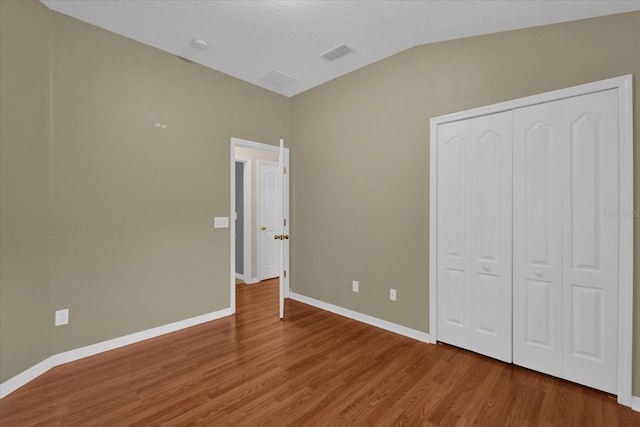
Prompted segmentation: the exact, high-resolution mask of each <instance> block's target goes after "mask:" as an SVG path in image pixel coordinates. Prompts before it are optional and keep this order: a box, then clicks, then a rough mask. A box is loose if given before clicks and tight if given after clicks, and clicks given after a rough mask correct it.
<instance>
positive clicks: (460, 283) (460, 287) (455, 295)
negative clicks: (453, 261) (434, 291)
mask: <svg viewBox="0 0 640 427" xmlns="http://www.w3.org/2000/svg"><path fill="white" fill-rule="evenodd" d="M443 280H444V286H445V288H446V296H447V300H446V304H445V314H446V322H447V323H448V324H450V325H455V326H460V327H464V288H465V286H464V271H460V270H452V269H447V270H446V275H445V276H444V277H443Z"/></svg>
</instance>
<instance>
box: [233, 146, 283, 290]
mask: <svg viewBox="0 0 640 427" xmlns="http://www.w3.org/2000/svg"><path fill="white" fill-rule="evenodd" d="M236 156H241V157H248V158H249V159H251V272H250V275H247V276H246V279H247V280H249V279H253V278H257V277H258V236H259V235H260V233H261V232H262V230H261V229H260V224H258V160H266V161H268V162H275V163H278V160H279V154H278V153H276V152H272V151H264V150H254V149H252V148H247V147H236ZM245 274H247V273H246V272H245Z"/></svg>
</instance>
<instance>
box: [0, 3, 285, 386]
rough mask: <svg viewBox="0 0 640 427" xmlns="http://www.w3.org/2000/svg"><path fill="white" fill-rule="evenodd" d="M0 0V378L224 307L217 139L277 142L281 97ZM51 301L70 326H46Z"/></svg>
mask: <svg viewBox="0 0 640 427" xmlns="http://www.w3.org/2000/svg"><path fill="white" fill-rule="evenodd" d="M0 3H1V4H2V96H1V98H2V154H3V157H2V221H3V222H2V227H3V228H2V233H3V234H2V263H3V264H2V267H3V268H2V283H1V289H2V319H1V320H2V322H1V324H2V328H3V329H2V348H1V350H0V352H1V356H2V359H1V360H2V378H1V380H2V381H5V380H7V379H8V378H10V377H12V376H13V375H15V374H17V373H19V372H21V371H23V370H24V369H26V368H28V367H30V366H33V365H34V364H35V363H37V362H39V361H41V360H43V359H44V358H46V356H48V355H50V354H55V353H59V352H62V351H66V350H70V349H74V348H78V347H82V346H85V345H89V344H93V343H96V342H100V341H104V340H108V339H111V338H116V337H119V336H122V335H126V334H129V333H133V332H136V331H140V330H144V329H147V328H152V327H155V326H160V325H164V324H167V323H170V322H174V321H178V320H182V319H185V318H189V317H192V316H197V315H200V314H204V313H208V312H212V311H215V310H220V309H223V308H226V307H228V306H229V283H230V279H231V278H230V277H229V274H230V272H229V263H230V255H229V229H214V228H213V218H214V216H230V215H231V212H229V198H230V195H229V187H230V171H229V156H230V153H229V149H230V138H231V136H236V137H240V138H244V139H249V140H259V141H262V142H265V143H271V144H277V143H278V141H279V139H280V138H286V139H288V136H289V135H288V131H289V99H287V98H285V97H283V96H280V95H277V94H274V93H272V92H269V91H266V90H264V89H261V88H258V87H256V86H253V85H250V84H248V83H245V82H242V81H240V80H237V79H235V78H232V77H230V76H227V75H224V74H222V73H218V72H215V71H213V70H210V69H206V68H204V67H201V66H199V65H196V64H193V63H189V62H186V61H183V60H181V59H178V58H176V57H175V56H173V55H170V54H168V53H165V52H161V51H159V50H156V49H154V48H151V47H148V46H146V45H143V44H140V43H137V42H134V41H131V40H129V39H126V38H123V37H120V36H117V35H115V34H112V33H109V32H107V31H104V30H101V29H99V28H97V27H94V26H91V25H89V24H86V23H83V22H80V21H77V20H75V19H72V18H69V17H66V16H64V15H61V14H58V13H55V12H51V11H49V10H48V9H47V8H46V7H45V6H43V5H42V4H40V3H37V2H19V4H18V3H13V2H4V1H2V2H0ZM49 22H50V23H51V34H49V30H48V25H49V24H48V23H49ZM49 57H51V61H49ZM49 90H51V93H52V96H51V100H49ZM49 101H51V102H49ZM49 104H51V107H50V108H49ZM49 114H51V119H52V120H51V123H52V133H51V147H49ZM155 123H162V124H165V125H166V128H164V129H163V128H158V127H156V126H155ZM6 124H9V125H8V126H6ZM49 154H50V160H49ZM49 161H50V162H51V163H50V166H49ZM5 178H6V179H5ZM50 199H51V210H50V211H49V200H50ZM5 201H6V203H5ZM50 223H51V227H50V228H49V224H50ZM49 230H50V232H49ZM5 231H6V233H5ZM49 234H51V239H49ZM49 240H51V247H50V250H49ZM49 256H50V257H51V269H50V277H49ZM6 266H8V267H7V268H5V267H6ZM61 308H69V309H70V323H69V325H67V326H62V327H57V328H54V327H53V311H54V310H57V309H61Z"/></svg>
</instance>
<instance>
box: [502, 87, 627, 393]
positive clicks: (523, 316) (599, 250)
mask: <svg viewBox="0 0 640 427" xmlns="http://www.w3.org/2000/svg"><path fill="white" fill-rule="evenodd" d="M513 130H514V141H513V142H514V147H513V162H514V164H513V165H514V167H513V171H514V175H513V183H514V184H513V185H514V187H513V190H514V222H513V230H514V245H513V262H514V265H513V287H514V289H513V300H514V312H513V313H514V314H513V324H514V331H513V360H514V363H516V364H518V365H521V366H524V367H527V368H531V369H534V370H537V371H541V372H545V373H548V374H551V375H555V376H558V377H562V378H565V379H568V380H571V381H575V382H579V383H581V384H584V385H587V386H590V387H594V388H597V389H600V390H604V391H607V392H610V393H616V392H617V360H618V354H617V349H618V326H617V323H618V313H617V307H618V267H619V264H618V263H619V255H618V247H619V242H618V236H619V233H618V226H619V224H618V221H619V218H618V217H617V216H615V215H606V212H617V211H618V209H619V194H618V193H619V191H618V189H619V182H618V179H619V178H618V168H619V135H618V96H617V92H616V91H615V90H606V91H601V92H595V93H591V94H587V95H581V96H575V97H572V98H568V99H564V100H560V101H554V102H549V103H544V104H539V105H534V106H531V107H524V108H520V109H516V110H514V126H513Z"/></svg>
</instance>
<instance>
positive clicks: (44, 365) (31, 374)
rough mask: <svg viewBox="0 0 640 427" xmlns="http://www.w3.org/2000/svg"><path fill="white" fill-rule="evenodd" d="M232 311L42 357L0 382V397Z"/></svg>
mask: <svg viewBox="0 0 640 427" xmlns="http://www.w3.org/2000/svg"><path fill="white" fill-rule="evenodd" d="M232 314H233V311H232V310H231V308H225V309H222V310H218V311H214V312H211V313H207V314H202V315H200V316H196V317H191V318H189V319H184V320H180V321H178V322H173V323H169V324H167V325H162V326H158V327H156V328H151V329H147V330H144V331H140V332H135V333H133V334H129V335H125V336H122V337H118V338H114V339H111V340H108V341H102V342H99V343H96V344H92V345H88V346H86V347H80V348H76V349H74V350H69V351H65V352H63V353H58V354H54V355H53V356H51V357H49V358H47V359H45V360H43V361H42V362H40V363H38V364H37V365H35V366H32V367H31V368H29V369H27V370H26V371H23V372H21V373H19V374H18V375H16V376H14V377H13V378H10V379H8V380H7V381H5V382H3V383H2V384H0V399H2V398H4V397H5V396H6V395H8V394H10V393H12V392H14V391H15V390H17V389H19V388H20V387H22V386H23V385H25V384H26V383H28V382H29V381H31V380H34V379H35V378H37V377H39V376H40V375H42V374H44V373H45V372H47V371H48V370H49V369H51V368H53V367H55V366H58V365H62V364H64V363H69V362H73V361H74V360H78V359H82V358H85V357H89V356H93V355H95V354H98V353H103V352H105V351H109V350H113V349H115V348H118V347H124V346H125V345H129V344H134V343H137V342H140V341H144V340H147V339H149V338H154V337H157V336H160V335H164V334H168V333H170V332H175V331H179V330H180V329H185V328H189V327H191V326H195V325H199V324H200V323H204V322H209V321H211V320H216V319H220V318H222V317H226V316H230V315H232Z"/></svg>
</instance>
